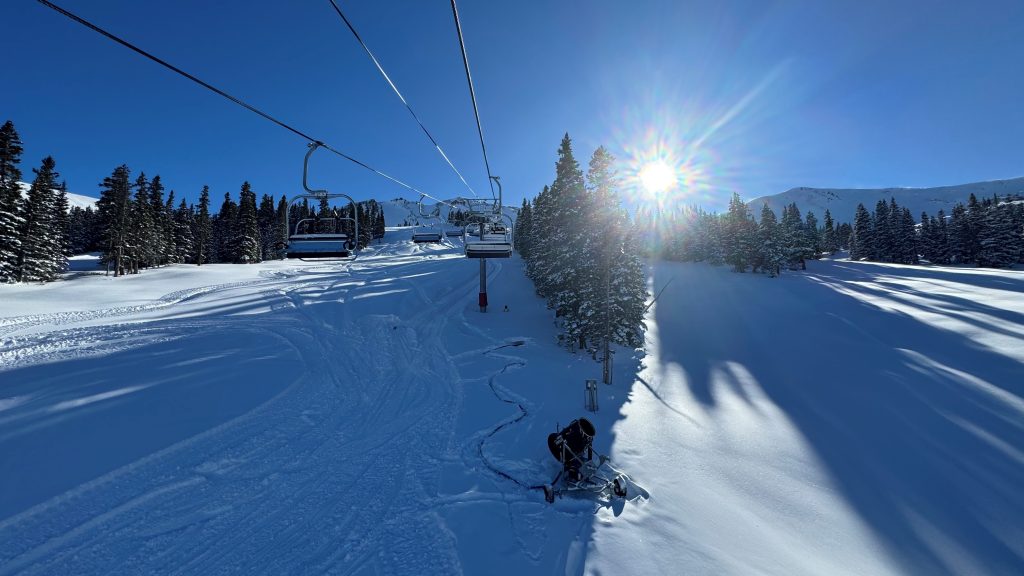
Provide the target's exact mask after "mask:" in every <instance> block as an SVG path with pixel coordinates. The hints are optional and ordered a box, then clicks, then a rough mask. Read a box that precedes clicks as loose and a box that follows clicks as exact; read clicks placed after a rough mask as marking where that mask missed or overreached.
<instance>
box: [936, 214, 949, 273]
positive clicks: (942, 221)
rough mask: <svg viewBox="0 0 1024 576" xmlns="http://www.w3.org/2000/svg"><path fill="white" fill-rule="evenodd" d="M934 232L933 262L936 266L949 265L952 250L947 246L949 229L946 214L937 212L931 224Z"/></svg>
mask: <svg viewBox="0 0 1024 576" xmlns="http://www.w3.org/2000/svg"><path fill="white" fill-rule="evenodd" d="M931 227H932V230H935V232H934V236H935V260H936V263H938V264H949V263H950V262H951V261H952V249H951V248H950V245H949V228H948V227H947V224H946V212H945V211H944V210H939V217H938V218H936V219H935V221H933V222H932V226H931Z"/></svg>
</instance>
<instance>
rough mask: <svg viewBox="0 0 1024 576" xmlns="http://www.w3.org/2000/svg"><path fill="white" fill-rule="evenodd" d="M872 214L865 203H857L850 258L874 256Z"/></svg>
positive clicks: (859, 258)
mask: <svg viewBox="0 0 1024 576" xmlns="http://www.w3.org/2000/svg"><path fill="white" fill-rule="evenodd" d="M871 233H872V229H871V214H869V213H868V210H867V208H865V207H864V205H863V204H858V205H857V212H856V214H855V215H854V217H853V233H852V235H851V237H850V260H863V259H864V258H869V259H870V258H871V257H872V246H874V242H873V239H872V234H871Z"/></svg>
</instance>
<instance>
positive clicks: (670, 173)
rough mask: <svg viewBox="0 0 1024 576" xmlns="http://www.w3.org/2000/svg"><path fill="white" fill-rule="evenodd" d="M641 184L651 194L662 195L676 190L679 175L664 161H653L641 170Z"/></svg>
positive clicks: (639, 175)
mask: <svg viewBox="0 0 1024 576" xmlns="http://www.w3.org/2000/svg"><path fill="white" fill-rule="evenodd" d="M638 177H639V178H640V183H641V184H643V187H644V189H645V190H647V192H648V193H649V194H660V193H662V192H666V191H668V190H671V189H672V188H675V186H676V183H677V182H678V175H677V174H676V170H675V168H673V167H672V166H670V165H669V163H668V162H666V161H664V160H661V159H659V160H652V161H650V162H648V163H646V164H644V165H643V167H642V168H640V172H639V174H638Z"/></svg>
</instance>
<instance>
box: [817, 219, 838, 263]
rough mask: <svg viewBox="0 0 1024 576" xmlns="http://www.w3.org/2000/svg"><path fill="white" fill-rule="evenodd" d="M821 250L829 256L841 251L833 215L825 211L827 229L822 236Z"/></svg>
mask: <svg viewBox="0 0 1024 576" xmlns="http://www.w3.org/2000/svg"><path fill="white" fill-rule="evenodd" d="M821 250H822V252H824V253H825V254H828V255H829V256H831V255H833V254H835V253H836V250H839V242H838V240H837V238H836V230H835V222H833V221H832V213H831V212H829V211H828V209H825V229H824V230H823V231H822V234H821Z"/></svg>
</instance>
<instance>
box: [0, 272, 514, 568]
mask: <svg viewBox="0 0 1024 576" xmlns="http://www.w3.org/2000/svg"><path fill="white" fill-rule="evenodd" d="M418 265H419V262H418V261H411V262H409V263H404V264H403V263H400V264H396V265H393V266H387V267H383V268H375V267H372V266H363V265H362V263H361V262H360V261H359V260H356V261H354V262H351V263H346V264H343V265H336V266H334V267H332V272H333V273H332V274H330V275H326V277H325V278H321V279H318V278H315V277H314V278H313V279H308V278H305V277H304V276H305V275H308V272H309V271H310V269H308V268H307V269H304V270H301V271H299V272H297V273H295V274H283V275H282V274H272V275H268V277H266V278H262V279H260V280H256V281H251V282H241V283H234V284H226V285H219V286H210V287H204V288H197V289H191V290H184V291H179V292H175V293H172V294H168V295H166V296H164V297H163V298H161V299H159V300H158V301H157V302H154V303H152V304H147V305H143V306H133V307H125V308H114V309H108V310H98V311H88V312H75V313H66V314H53V315H37V316H29V317H19V318H12V319H7V320H5V321H3V324H2V329H3V334H5V335H6V336H5V339H4V343H5V345H4V350H5V352H4V353H3V355H2V356H0V362H2V365H4V366H7V367H9V368H11V367H19V366H23V365H33V364H38V363H43V362H53V361H59V360H62V359H68V358H81V357H83V356H90V355H101V354H107V355H109V354H114V353H116V352H118V351H121V350H125V349H130V348H131V347H133V346H135V345H138V344H140V343H143V342H144V343H146V344H152V343H153V342H154V341H160V340H162V339H173V338H177V337H180V335H181V334H182V333H188V332H192V331H202V330H213V331H217V330H222V329H223V327H224V326H225V325H226V324H227V325H232V326H233V327H235V328H238V327H241V328H243V329H245V330H249V331H256V332H260V333H262V334H263V335H264V336H265V337H266V338H273V339H275V340H277V341H279V342H280V344H281V345H282V346H286V347H288V348H289V349H291V350H292V351H293V352H294V353H296V354H297V355H298V356H299V357H300V358H301V363H302V365H303V366H304V369H303V370H302V371H301V373H297V374H296V375H295V379H294V381H292V382H291V383H290V384H289V385H288V386H287V387H286V388H284V389H283V390H282V391H281V392H280V393H279V394H277V395H276V396H275V397H274V398H272V399H271V400H269V401H267V402H265V403H263V404H262V405H260V406H259V407H257V408H255V409H254V410H252V411H251V412H249V413H247V414H244V415H242V416H239V417H237V418H235V419H234V420H232V421H229V422H226V423H224V424H221V425H219V426H217V427H216V428H213V429H211V430H208V431H206V432H203V433H201V434H199V435H198V436H195V437H192V438H189V439H186V440H183V441H181V442H178V443H176V444H174V445H172V446H170V447H167V448H165V449H163V450H161V451H159V452H157V453H154V454H152V455H150V456H147V457H145V458H143V459H141V460H139V461H136V462H133V463H131V464H128V465H125V466H122V467H120V468H118V469H116V470H114V471H112V472H110V473H108V474H105V475H103V476H102V477H100V478H97V479H94V480H92V481H90V482H87V483H85V484H83V485H81V486H78V487H76V488H74V489H72V490H69V491H67V492H65V493H63V494H61V495H59V496H57V497H55V498H52V499H50V500H48V501H46V502H43V503H41V504H38V505H36V506H34V507H32V508H30V509H28V510H25V511H23V512H21V513H19V514H16V515H15V516H13V517H11V518H8V519H6V520H4V521H3V522H0V535H3V538H2V539H3V541H4V544H3V545H2V546H0V575H6V574H15V573H24V574H53V573H166V574H197V573H202V574H226V573H247V574H257V573H259V574H281V573H332V574H335V573H336V574H363V573H375V574H398V573H410V570H412V571H414V572H417V573H458V572H460V571H461V568H460V565H459V558H458V556H457V554H456V550H455V545H454V541H453V539H452V536H451V534H450V533H449V531H448V530H447V529H446V528H445V527H444V525H443V522H442V521H441V520H440V518H439V517H438V514H437V512H436V510H437V509H438V508H440V507H442V506H444V505H446V504H450V503H452V502H457V501H463V500H471V499H472V498H473V496H468V497H467V498H465V499H464V498H463V497H462V496H461V495H449V496H448V497H446V498H438V496H437V494H438V475H437V471H438V470H439V469H440V465H441V464H442V463H444V462H450V461H452V460H453V458H455V455H454V454H453V453H452V452H453V449H452V448H451V446H452V444H453V438H452V427H453V425H454V419H455V416H456V410H457V408H458V406H457V399H458V397H459V393H458V390H457V388H458V387H460V386H462V385H463V380H462V379H461V378H460V376H459V374H458V371H457V368H456V366H455V363H454V362H453V360H452V358H451V355H449V354H448V352H447V351H446V350H445V349H444V348H443V346H442V344H441V337H440V336H441V332H442V331H443V330H444V329H445V326H446V324H447V323H448V322H449V321H457V322H465V320H464V319H463V318H462V317H461V313H460V312H458V311H459V310H460V309H461V308H462V307H464V306H465V303H466V301H467V300H468V298H469V297H471V296H472V294H473V293H474V289H475V284H476V281H477V278H476V274H475V271H476V267H475V266H473V267H465V266H463V267H462V269H461V270H458V272H457V274H458V277H457V278H453V279H452V281H451V282H449V283H447V287H446V289H445V291H443V292H441V293H440V294H430V293H428V292H427V291H426V290H425V289H424V288H423V287H422V286H421V285H420V283H418V282H413V281H410V280H403V279H402V276H403V275H405V274H406V272H409V273H410V274H416V272H421V271H420V270H419V269H418V268H417V266H418ZM500 270H501V267H500V265H499V266H492V269H491V271H490V273H489V276H491V280H493V279H494V278H495V277H496V276H497V275H498V274H499V273H500ZM396 278H397V279H396ZM254 287H256V288H260V289H261V291H260V297H261V298H262V299H264V300H266V301H268V302H264V303H265V304H268V305H269V306H270V308H271V309H273V311H274V312H273V313H272V314H263V315H250V316H240V317H217V316H214V317H212V318H207V317H203V316H199V317H189V315H188V314H186V313H183V314H181V316H182V317H183V318H180V319H179V318H176V311H178V310H179V309H182V311H183V312H187V310H185V308H186V307H184V306H183V305H184V304H188V303H201V302H202V300H203V299H204V297H209V296H211V295H217V296H223V295H225V294H231V293H232V292H236V291H238V290H239V289H252V288H254ZM435 287H436V284H435ZM392 291H393V292H392ZM403 293H407V294H412V295H414V298H415V299H416V302H415V303H414V305H410V304H408V303H402V304H400V306H402V307H400V308H398V309H396V310H395V312H396V313H380V312H382V311H379V312H378V313H370V314H367V313H365V312H364V313H360V314H358V315H357V314H355V313H353V310H352V309H353V307H355V306H353V304H356V303H358V302H360V301H361V300H363V301H372V298H374V297H375V296H379V295H381V294H383V295H385V296H389V295H393V294H403ZM405 297H406V296H398V298H399V300H400V301H401V298H405ZM332 303H333V304H335V305H332ZM342 303H344V304H345V305H338V304H342ZM410 307H411V308H412V309H414V310H418V311H417V312H415V313H411V314H410V313H409V311H410V310H409V308H410ZM388 308H390V306H388ZM153 311H160V312H161V314H160V318H157V319H149V318H147V319H145V320H136V318H135V317H137V316H140V315H141V314H142V313H149V312H153ZM119 318H125V319H126V320H129V321H130V323H122V324H117V325H114V326H110V325H106V326H86V327H74V325H76V324H82V323H86V324H87V323H89V322H95V321H107V322H109V321H110V320H113V319H119ZM28 328H31V329H33V330H40V328H48V329H50V331H43V332H42V333H41V334H37V333H32V334H29V335H27V336H22V337H15V336H12V334H17V333H18V332H19V331H25V330H26V329H28ZM490 348H494V346H490V347H488V349H490ZM488 349H485V351H487V350H488ZM367 350H372V351H373V354H372V355H371V356H369V357H367V356H364V355H362V354H360V351H367ZM510 365H512V364H506V365H504V366H503V367H501V368H500V369H499V370H498V372H499V373H500V372H503V371H504V370H505V369H506V368H508V367H509V366H510ZM357 376H358V377H359V378H358V379H357ZM368 376H369V377H371V378H372V381H366V378H367V377H368ZM492 380H493V377H492ZM492 386H493V383H492ZM506 424H507V422H506V423H502V424H500V425H499V428H500V426H504V425H506ZM454 450H457V448H456V449H454ZM271 542H272V543H273V545H271V546H268V543H271ZM385 542H386V543H387V545H386V546H382V543H385ZM298 559H301V560H300V561H298Z"/></svg>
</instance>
